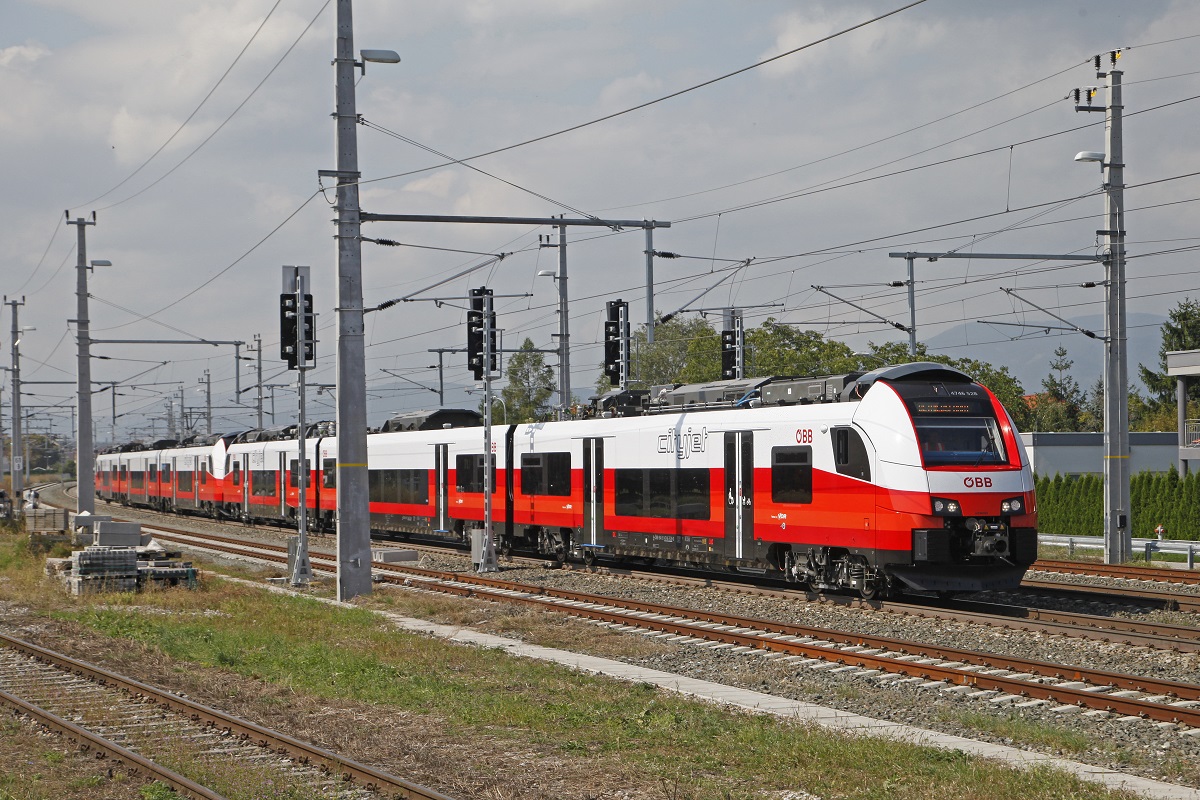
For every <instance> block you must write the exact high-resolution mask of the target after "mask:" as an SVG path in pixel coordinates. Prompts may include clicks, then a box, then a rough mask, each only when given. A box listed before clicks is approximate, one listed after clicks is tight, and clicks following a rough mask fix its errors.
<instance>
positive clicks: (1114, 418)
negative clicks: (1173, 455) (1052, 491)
mask: <svg viewBox="0 0 1200 800" xmlns="http://www.w3.org/2000/svg"><path fill="white" fill-rule="evenodd" d="M1117 57H1119V54H1117V53H1114V54H1113V56H1112V60H1113V65H1112V66H1113V68H1111V69H1109V70H1108V72H1099V69H1100V60H1099V57H1097V59H1096V69H1097V77H1101V78H1106V79H1107V81H1108V86H1107V89H1108V105H1107V106H1106V107H1104V108H1101V107H1099V106H1078V105H1077V106H1076V110H1077V111H1104V112H1105V119H1104V132H1105V145H1106V152H1104V153H1097V152H1093V151H1086V150H1085V151H1084V152H1082V153H1079V154H1078V155H1076V156H1075V160H1076V161H1083V162H1092V163H1099V164H1100V169H1101V171H1102V172H1103V171H1104V170H1107V175H1106V178H1105V181H1104V217H1105V229H1104V230H1099V231H1096V234H1097V235H1099V236H1103V237H1105V239H1106V240H1107V242H1108V254H1107V257H1106V258H1105V259H1104V272H1105V276H1104V277H1105V281H1104V316H1105V328H1104V332H1105V337H1104V340H1105V341H1104V355H1105V358H1104V560H1105V563H1108V564H1120V563H1122V562H1124V561H1128V560H1129V559H1130V557H1131V556H1132V550H1133V541H1132V531H1131V530H1130V527H1129V519H1130V512H1131V510H1130V492H1129V473H1130V469H1129V373H1128V369H1129V367H1128V355H1127V352H1126V348H1127V344H1128V342H1127V333H1126V317H1125V196H1124V189H1125V177H1124V169H1125V156H1124V148H1123V142H1122V134H1121V114H1122V111H1123V109H1124V105H1123V104H1122V100H1121V76H1122V72H1121V70H1119V69H1116V68H1115V67H1116V59H1117Z"/></svg>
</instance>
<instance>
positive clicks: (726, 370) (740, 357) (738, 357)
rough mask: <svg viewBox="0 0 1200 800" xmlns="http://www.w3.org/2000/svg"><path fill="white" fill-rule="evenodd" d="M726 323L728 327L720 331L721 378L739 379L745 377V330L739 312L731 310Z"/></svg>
mask: <svg viewBox="0 0 1200 800" xmlns="http://www.w3.org/2000/svg"><path fill="white" fill-rule="evenodd" d="M727 322H728V323H729V325H730V327H728V328H725V329H724V330H722V331H721V378H722V379H723V380H732V379H734V378H738V379H741V378H744V377H746V330H745V328H743V327H742V314H741V311H740V310H738V309H731V310H730V312H729V314H728V319H727Z"/></svg>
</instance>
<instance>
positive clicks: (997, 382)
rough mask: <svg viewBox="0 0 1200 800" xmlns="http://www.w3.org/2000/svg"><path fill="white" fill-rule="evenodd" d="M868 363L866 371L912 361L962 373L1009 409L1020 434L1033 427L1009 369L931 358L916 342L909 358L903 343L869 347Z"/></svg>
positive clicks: (1021, 389) (1018, 384)
mask: <svg viewBox="0 0 1200 800" xmlns="http://www.w3.org/2000/svg"><path fill="white" fill-rule="evenodd" d="M870 350H871V352H870V356H871V359H870V363H867V364H866V367H867V369H875V368H877V367H879V366H881V364H880V363H879V362H882V363H883V364H910V363H912V362H914V361H933V362H936V363H938V364H945V365H946V366H948V367H953V368H954V369H957V370H959V371H960V372H964V373H966V374H967V375H970V376H971V377H972V378H974V379H975V381H976V382H978V383H980V384H982V385H984V386H986V387H987V388H988V389H990V390H991V391H992V394H994V395H996V399H997V400H999V401H1000V404H1001V405H1003V406H1004V407H1005V408H1006V409H1008V413H1009V414H1010V415H1011V416H1012V418H1013V422H1015V423H1016V424H1017V428H1018V429H1020V430H1028V429H1030V428H1031V427H1032V424H1031V418H1030V414H1031V411H1030V407H1029V404H1028V403H1026V402H1025V388H1024V387H1023V386H1021V382H1020V381H1018V380H1017V379H1016V377H1015V376H1014V375H1013V374H1012V373H1011V372H1009V371H1008V367H1006V366H1000V367H997V366H995V365H993V364H990V363H988V362H987V361H977V360H975V359H973V358H951V357H950V356H943V355H933V354H931V353H930V352H929V351H928V349H926V347H925V345H924V344H922V343H920V342H918V343H917V347H916V351H917V352H916V353H915V354H911V355H910V354H909V352H908V345H907V343H904V342H887V343H885V344H879V345H877V344H875V343H874V342H871V343H870Z"/></svg>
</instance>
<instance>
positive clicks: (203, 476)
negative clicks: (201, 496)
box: [200, 458, 209, 486]
mask: <svg viewBox="0 0 1200 800" xmlns="http://www.w3.org/2000/svg"><path fill="white" fill-rule="evenodd" d="M208 469H209V468H208V459H207V458H202V459H200V485H201V486H207V485H208Z"/></svg>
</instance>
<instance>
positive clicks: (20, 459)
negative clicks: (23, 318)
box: [5, 297, 33, 508]
mask: <svg viewBox="0 0 1200 800" xmlns="http://www.w3.org/2000/svg"><path fill="white" fill-rule="evenodd" d="M5 303H7V304H8V305H10V306H12V449H11V451H10V452H11V459H10V461H9V465H8V468H9V475H10V476H11V478H12V493H13V502H14V503H15V504H16V507H17V508H20V499H21V493H22V492H23V491H24V490H25V480H24V479H25V457H24V448H23V445H22V443H21V332H22V331H24V330H33V329H32V328H22V327H21V326H20V325H19V324H18V321H17V308H18V307H19V306H23V305H25V298H24V297H22V298H21V299H20V301H17V300H9V299H8V298H5Z"/></svg>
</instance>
